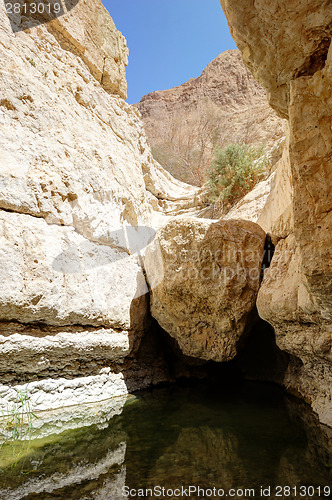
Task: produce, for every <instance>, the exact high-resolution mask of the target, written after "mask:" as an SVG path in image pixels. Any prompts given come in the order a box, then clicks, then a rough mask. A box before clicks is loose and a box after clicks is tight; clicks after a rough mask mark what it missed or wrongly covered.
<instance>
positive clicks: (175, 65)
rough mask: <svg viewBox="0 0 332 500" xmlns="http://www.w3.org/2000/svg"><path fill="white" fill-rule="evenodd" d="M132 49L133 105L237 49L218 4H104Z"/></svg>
mask: <svg viewBox="0 0 332 500" xmlns="http://www.w3.org/2000/svg"><path fill="white" fill-rule="evenodd" d="M102 2H103V4H104V5H105V7H106V8H107V10H108V11H109V13H110V14H111V16H112V18H113V20H114V22H115V25H116V27H117V28H118V29H119V30H120V31H121V32H122V34H123V35H124V36H125V37H126V39H127V43H128V47H129V66H128V67H127V81H128V102H129V103H134V102H138V101H140V100H141V98H142V96H143V95H145V94H148V93H149V92H152V91H154V90H163V89H168V88H171V87H175V86H177V85H181V84H182V83H184V82H185V81H187V80H189V78H193V77H197V76H199V75H200V74H201V73H202V70H203V69H204V68H205V66H206V65H207V64H208V63H209V62H210V61H212V59H214V58H215V57H216V56H217V55H218V54H220V52H223V51H224V50H227V49H233V48H236V46H235V43H234V41H233V39H232V38H231V35H230V33H229V30H228V26H227V21H226V19H225V16H224V14H223V11H222V9H221V6H220V1H219V0H102Z"/></svg>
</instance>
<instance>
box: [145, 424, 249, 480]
mask: <svg viewBox="0 0 332 500" xmlns="http://www.w3.org/2000/svg"><path fill="white" fill-rule="evenodd" d="M240 447H241V444H240V443H239V441H238V439H237V437H236V435H234V434H231V433H227V432H224V431H222V430H221V429H211V428H210V427H201V428H199V429H190V428H188V429H183V430H182V431H181V433H180V435H179V437H178V439H177V441H176V442H175V443H174V445H172V446H171V447H170V448H168V449H167V450H166V452H165V453H164V454H163V455H161V456H160V458H159V459H158V460H157V461H156V464H155V467H154V468H153V469H152V471H151V474H150V477H149V480H148V481H149V482H150V484H167V487H169V488H178V487H179V485H182V484H184V485H191V484H199V485H200V486H201V487H202V488H210V487H211V485H212V486H216V487H219V488H221V487H222V488H226V487H227V488H232V487H234V485H239V486H240V485H245V484H247V485H250V480H251V478H250V477H249V476H248V475H247V471H246V468H245V466H244V464H243V462H242V461H241V457H240V453H239V448H240Z"/></svg>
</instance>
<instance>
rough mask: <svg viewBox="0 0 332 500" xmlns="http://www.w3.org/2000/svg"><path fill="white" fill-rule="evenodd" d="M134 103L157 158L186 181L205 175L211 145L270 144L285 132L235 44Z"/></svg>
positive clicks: (278, 139)
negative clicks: (187, 77)
mask: <svg viewBox="0 0 332 500" xmlns="http://www.w3.org/2000/svg"><path fill="white" fill-rule="evenodd" d="M136 106H137V108H138V109H139V111H140V113H141V115H142V120H143V123H144V128H145V130H146V133H147V136H148V139H149V142H150V144H151V147H152V150H153V152H154V154H155V156H156V158H158V159H159V161H160V162H161V164H162V165H163V166H164V167H165V168H167V169H168V170H169V171H170V172H171V173H173V175H175V176H176V177H178V178H179V179H181V180H184V181H187V182H191V183H200V182H202V181H204V175H205V174H206V171H207V169H208V167H209V164H210V162H211V159H212V157H213V149H214V147H215V146H216V145H221V146H224V145H226V144H228V143H234V142H245V143H247V144H254V145H256V146H261V145H263V144H266V146H267V148H268V149H271V148H274V147H275V145H276V143H277V142H278V141H282V138H283V137H284V134H285V120H282V119H281V118H279V117H278V116H277V114H276V113H275V112H274V111H273V110H272V109H271V107H270V106H269V105H268V102H267V99H266V91H265V89H264V88H262V86H261V85H260V84H259V83H257V81H255V79H254V78H253V77H252V75H251V73H250V71H249V70H248V69H247V68H246V66H245V65H244V64H243V62H242V59H241V54H240V52H239V51H238V50H227V51H225V52H223V53H222V54H220V55H219V56H218V57H216V58H215V59H214V60H213V61H212V62H210V63H209V64H208V65H207V66H206V68H205V69H204V70H203V72H202V74H201V75H200V76H199V77H198V78H191V79H190V80H189V81H187V82H186V83H183V84H182V85H180V86H179V87H175V88H172V89H168V90H157V91H155V92H151V93H150V94H148V95H145V96H144V97H143V98H142V100H141V101H140V102H139V103H138V104H136Z"/></svg>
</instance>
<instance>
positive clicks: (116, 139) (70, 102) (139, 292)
mask: <svg viewBox="0 0 332 500" xmlns="http://www.w3.org/2000/svg"><path fill="white" fill-rule="evenodd" d="M0 9H1V11H0V53H1V60H2V67H1V70H0V87H1V98H0V274H1V284H2V286H1V291H0V319H1V322H0V358H1V361H0V376H1V383H2V385H0V395H1V404H2V407H3V408H5V409H6V408H7V409H8V404H9V402H10V401H15V399H16V391H17V390H20V391H25V390H26V385H24V384H25V383H29V391H30V395H31V398H32V402H33V403H34V404H35V405H36V406H35V407H36V408H39V409H44V408H50V407H60V406H66V405H73V404H76V403H80V402H88V401H91V400H93V401H98V400H100V399H105V398H106V397H108V396H110V395H116V394H118V393H123V391H126V390H127V388H126V384H125V380H124V375H123V373H122V371H121V365H122V364H123V362H124V358H125V357H127V356H128V355H129V354H130V353H131V352H134V351H135V352H136V351H137V349H138V347H139V344H140V340H141V338H142V336H143V335H144V334H145V332H146V330H147V323H146V319H147V315H148V300H147V286H146V282H145V278H144V273H143V269H142V266H141V263H140V260H139V258H138V257H137V251H139V250H140V249H141V248H142V247H144V245H145V244H146V243H147V242H146V241H145V240H144V238H149V235H151V228H152V227H155V226H158V224H159V223H161V220H162V218H163V217H165V213H166V212H167V210H168V209H169V210H171V209H175V211H176V209H177V208H179V207H183V206H186V207H187V208H188V207H190V205H192V206H193V200H194V198H195V193H196V191H197V190H196V189H195V188H193V187H191V186H188V185H185V184H182V183H181V182H178V181H176V180H175V179H174V178H172V177H171V176H170V175H169V174H168V173H167V172H166V171H164V170H163V169H162V168H161V167H160V166H159V165H158V164H157V162H156V161H155V160H154V159H153V157H152V155H151V151H150V148H149V146H148V143H147V139H146V136H145V133H144V130H143V125H142V123H141V121H140V119H139V116H138V112H137V110H136V109H135V108H134V107H132V106H129V105H127V104H126V103H125V101H124V98H125V96H126V80H125V65H126V64H127V55H128V50H127V47H126V42H125V39H124V37H123V36H122V35H121V33H119V32H118V31H117V30H116V28H115V26H114V23H113V21H112V19H111V18H110V16H109V14H108V12H107V11H106V10H105V8H104V7H103V6H102V5H101V3H100V1H99V0H89V1H84V0H83V1H81V2H79V4H78V5H77V6H76V7H74V8H73V9H72V10H71V11H70V12H69V13H68V14H66V15H64V16H61V17H59V18H58V19H56V20H54V21H51V22H48V23H46V24H40V23H39V22H38V20H37V21H36V26H35V27H33V26H32V27H31V25H33V21H31V19H30V21H29V26H30V28H29V29H25V30H22V31H19V32H17V33H13V32H12V29H11V25H10V22H9V19H8V18H7V16H6V13H5V11H4V5H3V4H1V6H0ZM15 22H16V25H17V26H18V27H21V28H24V26H25V25H24V23H25V22H26V18H25V17H24V16H23V17H21V16H20V15H19V14H17V16H16V18H15ZM127 226H130V227H132V228H136V230H137V231H138V232H139V231H141V236H140V237H141V238H142V241H141V243H140V245H139V248H135V249H134V248H133V247H132V245H131V244H130V241H129V240H130V239H132V238H131V235H130V234H129V235H128V233H127V232H126V229H125V228H126V227H127ZM145 228H146V229H147V233H146V232H144V231H145ZM149 231H150V233H149ZM135 241H136V240H135ZM154 358H156V356H154ZM152 365H153V363H152ZM152 365H151V366H152ZM158 369H160V366H159V368H158ZM158 369H157V371H158ZM140 377H141V378H142V380H141V382H137V381H138V380H139V379H140ZM153 377H156V380H157V379H158V377H159V378H160V377H161V378H163V377H164V378H165V372H162V371H159V372H158V373H154V369H153V368H152V369H150V371H149V373H148V374H147V375H146V380H145V381H143V379H144V370H143V372H142V371H141V373H140V374H139V373H136V375H135V377H134V382H133V383H134V384H136V385H139V386H144V385H147V384H149V383H150V382H151V380H152V379H153ZM15 384H19V385H16V386H15ZM127 385H128V384H127Z"/></svg>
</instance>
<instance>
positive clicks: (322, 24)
mask: <svg viewBox="0 0 332 500" xmlns="http://www.w3.org/2000/svg"><path fill="white" fill-rule="evenodd" d="M221 4H222V7H223V9H224V12H225V14H226V17H227V19H228V22H229V26H230V30H231V33H232V35H233V37H234V39H235V41H236V43H237V45H238V47H239V49H240V50H241V52H242V57H243V60H244V62H245V63H246V65H247V66H248V67H249V69H250V70H251V71H252V73H253V75H254V76H255V78H257V80H258V81H259V82H260V83H261V84H262V85H263V86H264V87H265V88H266V89H267V92H268V97H269V101H270V104H271V105H272V106H273V108H274V109H275V110H276V111H277V113H278V114H279V116H282V117H286V118H287V119H288V122H289V133H288V144H287V149H286V150H285V152H284V156H283V159H282V160H281V161H280V164H279V166H278V169H277V173H276V180H275V185H274V188H273V190H272V192H271V195H270V197H269V198H268V200H267V205H266V207H265V209H264V210H263V213H262V214H261V219H258V222H259V223H261V225H262V227H263V228H264V229H265V230H266V231H268V232H269V233H270V234H271V236H272V240H273V241H274V243H275V245H276V249H275V254H274V257H273V259H272V262H271V267H270V269H269V270H268V271H267V272H266V274H265V277H264V280H263V283H262V286H261V288H260V291H259V294H258V302H257V306H258V311H259V314H260V316H261V317H262V318H264V319H266V320H267V321H268V322H269V323H271V324H272V325H273V327H274V328H275V332H276V339H277V343H278V345H279V346H280V347H281V349H283V350H285V351H287V352H289V353H290V354H291V355H292V356H293V358H292V361H291V363H290V365H289V368H288V372H287V374H286V378H285V385H286V386H287V387H288V389H289V390H292V391H294V392H295V393H297V394H300V395H302V397H304V398H305V399H306V400H307V401H309V402H311V404H312V406H313V408H314V409H315V410H316V411H317V412H318V413H319V415H320V418H321V420H322V421H323V422H326V423H329V424H330V425H331V423H332V422H331V385H332V365H331V363H332V357H331V351H332V344H331V342H332V323H331V320H332V303H331V297H332V293H331V292H332V289H331V283H332V273H331V266H332V255H331V243H332V232H331V222H332V212H331V208H332V197H331V194H332V169H331V167H332V157H331V151H332V133H331V109H332V97H331V95H332V94H331V88H332V47H331V32H332V28H331V26H332V9H331V2H330V1H329V0H325V1H318V0H303V1H301V2H289V1H287V2H286V1H284V0H280V1H273V2H270V1H266V0H260V1H257V0H256V1H253V0H249V1H247V0H235V1H233V0H232V1H230V0H222V1H221Z"/></svg>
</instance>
